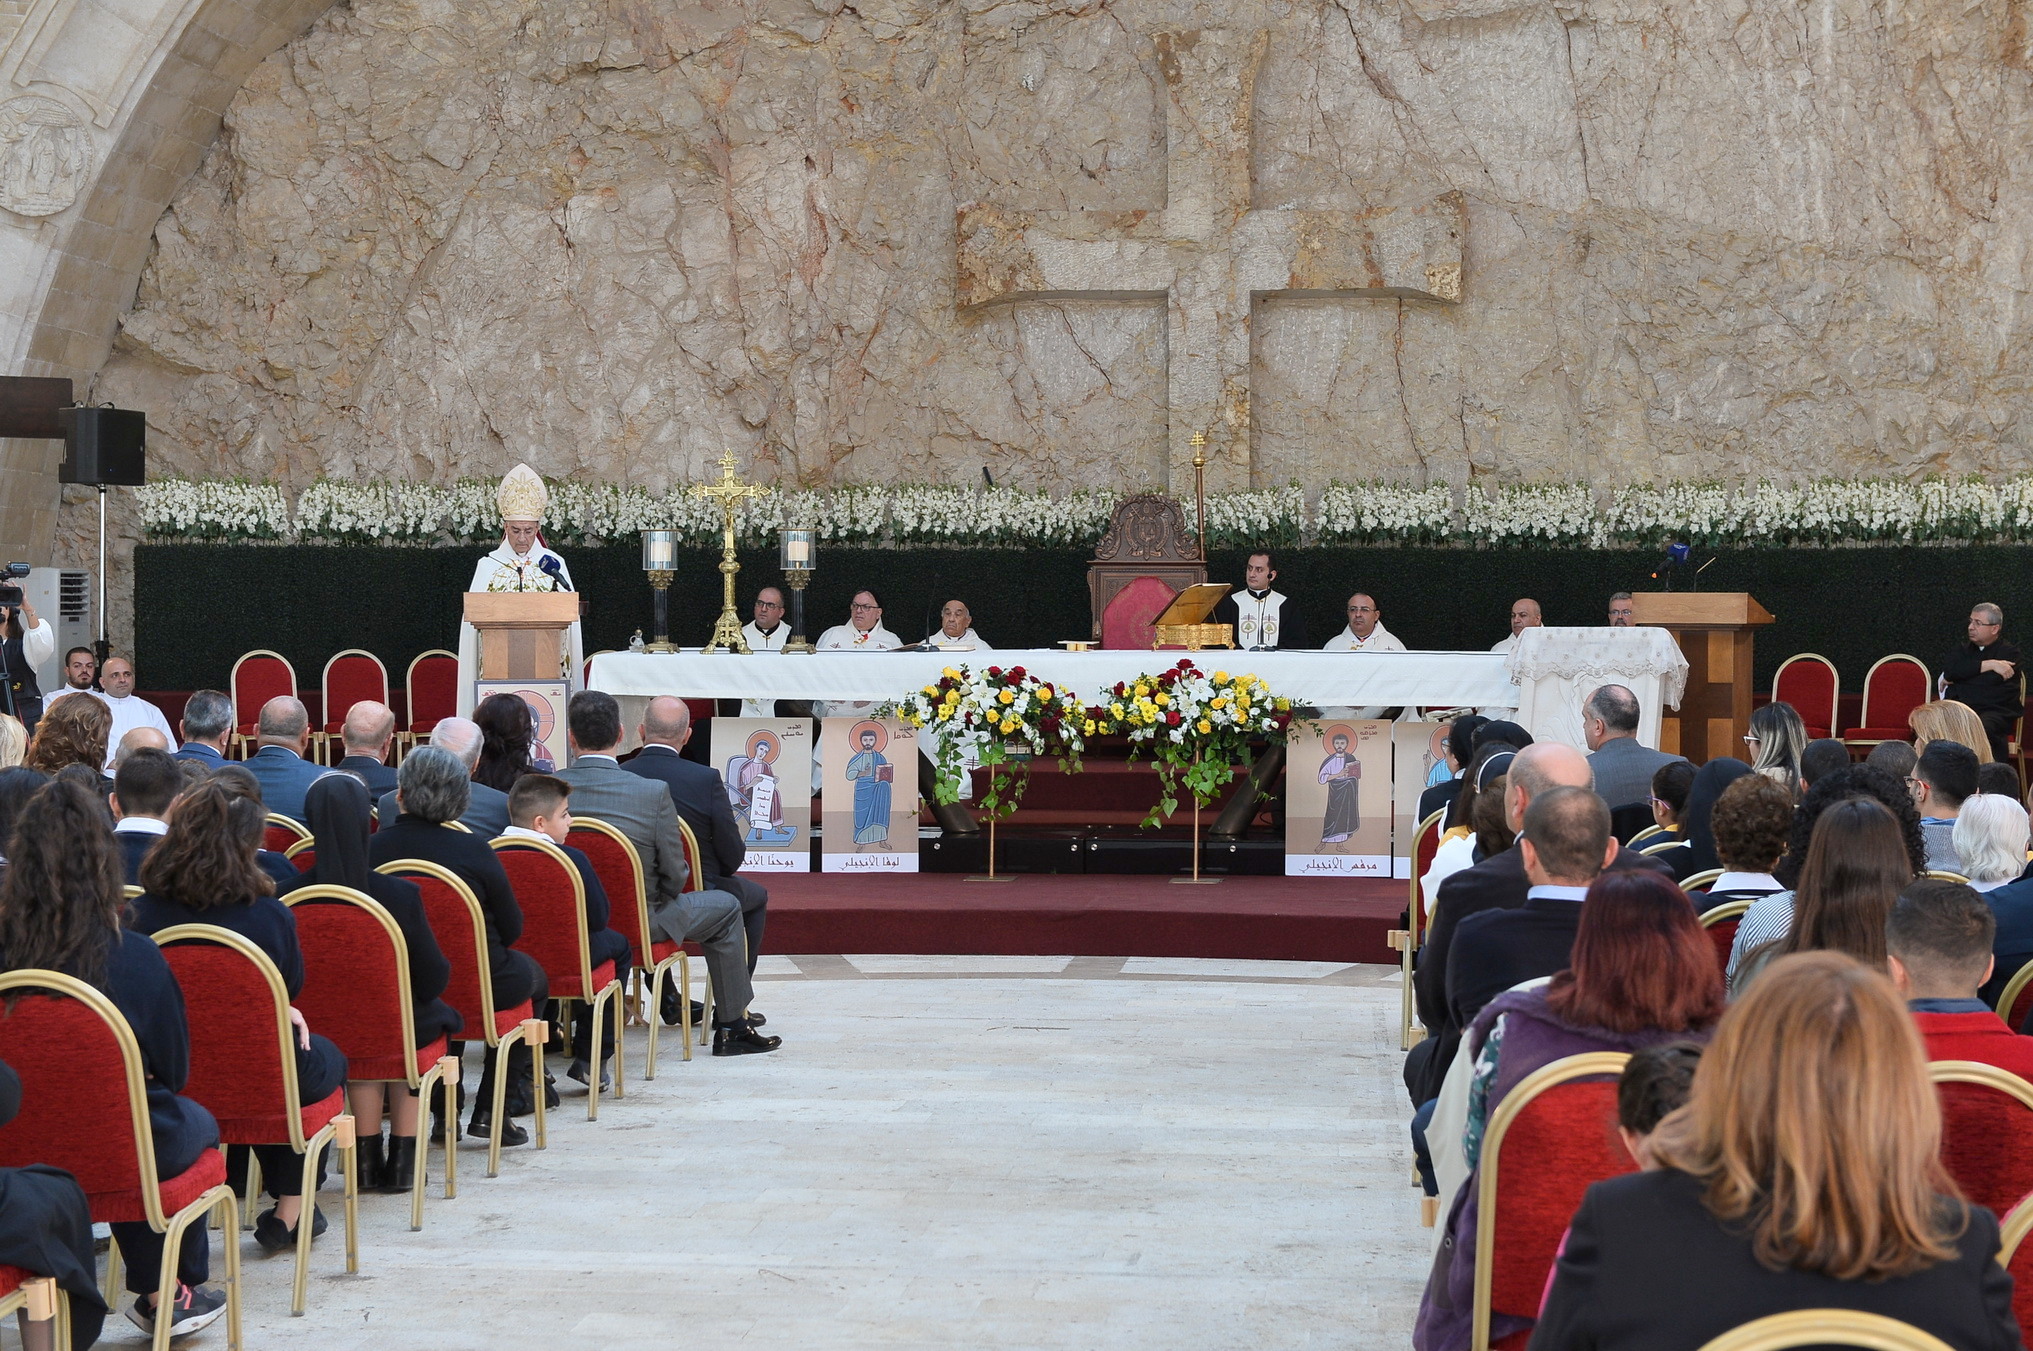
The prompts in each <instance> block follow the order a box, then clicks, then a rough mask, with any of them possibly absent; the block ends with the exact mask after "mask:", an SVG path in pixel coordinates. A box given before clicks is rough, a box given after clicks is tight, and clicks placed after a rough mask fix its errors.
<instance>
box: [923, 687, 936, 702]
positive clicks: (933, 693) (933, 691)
mask: <svg viewBox="0 0 2033 1351" xmlns="http://www.w3.org/2000/svg"><path fill="white" fill-rule="evenodd" d="M925 693H927V694H929V695H931V696H932V697H933V698H934V699H936V698H938V697H939V687H938V686H937V685H927V686H925Z"/></svg>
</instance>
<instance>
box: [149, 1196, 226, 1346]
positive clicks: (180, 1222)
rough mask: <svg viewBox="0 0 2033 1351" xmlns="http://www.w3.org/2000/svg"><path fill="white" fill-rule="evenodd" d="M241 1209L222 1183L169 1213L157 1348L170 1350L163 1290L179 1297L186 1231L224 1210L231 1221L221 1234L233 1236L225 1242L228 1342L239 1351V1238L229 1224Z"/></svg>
mask: <svg viewBox="0 0 2033 1351" xmlns="http://www.w3.org/2000/svg"><path fill="white" fill-rule="evenodd" d="M239 1210H240V1200H239V1198H238V1197H236V1196H234V1195H233V1189H232V1188H231V1187H228V1186H226V1185H224V1184H223V1183H222V1184H220V1185H219V1186H216V1187H213V1188H212V1189H210V1190H209V1191H207V1192H206V1193H205V1194H204V1195H203V1196H200V1197H199V1198H198V1199H197V1200H195V1201H193V1202H191V1204H189V1205H187V1206H185V1207H184V1208H183V1209H182V1210H179V1211H178V1212H177V1213H176V1214H174V1215H172V1216H170V1219H169V1226H168V1228H167V1229H166V1230H165V1231H164V1232H163V1236H162V1266H161V1268H160V1269H159V1270H158V1271H157V1274H156V1285H155V1308H156V1318H155V1333H154V1337H153V1338H152V1344H153V1347H154V1351H169V1320H168V1319H167V1318H164V1317H163V1316H162V1301H163V1292H164V1291H168V1292H169V1298H170V1299H172V1300H174V1299H175V1298H176V1264H177V1258H178V1256H179V1255H180V1254H181V1252H182V1251H183V1241H184V1231H185V1230H187V1229H189V1228H190V1227H191V1225H192V1224H194V1223H196V1222H197V1221H198V1220H200V1219H203V1218H206V1217H208V1216H209V1217H211V1218H213V1219H214V1220H217V1219H218V1218H219V1215H218V1212H220V1211H224V1213H225V1218H226V1219H227V1220H228V1221H229V1223H227V1224H225V1225H222V1226H221V1228H220V1230H219V1232H220V1234H221V1236H222V1237H224V1236H229V1235H230V1236H231V1237H230V1238H229V1240H228V1241H227V1242H226V1243H225V1244H224V1245H223V1246H224V1247H225V1249H226V1345H227V1347H228V1351H240V1241H239V1237H238V1235H237V1234H236V1233H235V1232H234V1230H233V1228H232V1225H231V1223H230V1221H232V1220H233V1219H234V1218H235V1217H236V1216H237V1215H238V1213H239Z"/></svg>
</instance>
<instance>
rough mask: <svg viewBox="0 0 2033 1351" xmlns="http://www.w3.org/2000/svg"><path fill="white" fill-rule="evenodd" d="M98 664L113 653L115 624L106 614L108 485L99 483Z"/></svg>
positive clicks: (95, 645) (101, 663) (95, 644)
mask: <svg viewBox="0 0 2033 1351" xmlns="http://www.w3.org/2000/svg"><path fill="white" fill-rule="evenodd" d="M93 646H94V647H95V648H97V649H98V653H97V655H98V661H97V662H96V663H95V665H97V666H104V665H105V664H106V658H108V657H110V656H112V655H113V626H112V624H111V622H110V621H109V619H108V617H107V614H106V485H105V484H103V483H101V484H100V485H99V641H98V642H96V643H94V644H93Z"/></svg>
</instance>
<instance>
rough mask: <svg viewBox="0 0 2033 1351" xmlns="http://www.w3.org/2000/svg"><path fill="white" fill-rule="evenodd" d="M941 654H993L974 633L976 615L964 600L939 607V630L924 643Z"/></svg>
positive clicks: (992, 649)
mask: <svg viewBox="0 0 2033 1351" xmlns="http://www.w3.org/2000/svg"><path fill="white" fill-rule="evenodd" d="M924 646H926V647H936V648H938V649H939V650H940V651H941V652H993V651H995V649H994V648H992V647H990V646H989V645H988V644H987V643H984V642H983V641H981V635H980V634H978V633H976V632H975V631H974V615H973V614H972V612H970V611H969V610H968V608H967V602H966V601H964V600H949V601H947V602H946V603H945V604H944V605H942V606H940V607H939V628H938V631H937V632H935V633H933V634H932V635H931V636H930V637H928V638H926V639H925V641H924Z"/></svg>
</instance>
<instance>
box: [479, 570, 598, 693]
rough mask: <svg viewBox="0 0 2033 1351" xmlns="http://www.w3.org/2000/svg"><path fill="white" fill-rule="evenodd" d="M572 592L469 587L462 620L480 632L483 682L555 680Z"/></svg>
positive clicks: (572, 617)
mask: <svg viewBox="0 0 2033 1351" xmlns="http://www.w3.org/2000/svg"><path fill="white" fill-rule="evenodd" d="M578 618H579V593H578V592H576V591H468V592H467V593H466V622H467V623H468V624H471V625H472V626H473V627H474V628H476V629H478V630H479V631H480V671H479V678H480V679H482V680H557V679H559V678H561V677H563V676H564V675H566V672H565V671H564V667H563V663H562V661H561V659H560V657H559V653H560V652H562V651H563V643H564V638H565V632H566V630H568V629H570V628H571V627H572V625H573V623H574V622H575V621H577V619H578Z"/></svg>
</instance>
